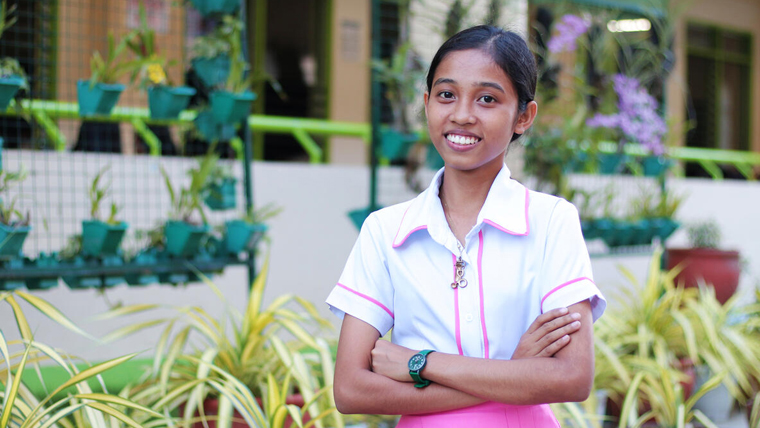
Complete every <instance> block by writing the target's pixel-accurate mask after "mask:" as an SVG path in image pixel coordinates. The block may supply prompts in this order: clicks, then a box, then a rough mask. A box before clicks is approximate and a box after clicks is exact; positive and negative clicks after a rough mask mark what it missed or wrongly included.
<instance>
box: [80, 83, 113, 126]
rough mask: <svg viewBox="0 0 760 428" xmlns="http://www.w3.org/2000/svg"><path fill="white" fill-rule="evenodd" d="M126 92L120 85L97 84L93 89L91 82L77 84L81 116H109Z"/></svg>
mask: <svg viewBox="0 0 760 428" xmlns="http://www.w3.org/2000/svg"><path fill="white" fill-rule="evenodd" d="M123 91H124V85H122V84H120V83H114V84H105V83H96V84H95V86H93V87H92V88H91V87H90V81H89V80H79V81H78V82H77V99H78V100H79V116H82V117H87V116H95V115H106V116H107V115H109V114H111V110H113V108H114V106H115V105H116V103H117V102H119V96H120V95H121V93H122V92H123Z"/></svg>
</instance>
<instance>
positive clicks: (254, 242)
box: [222, 204, 281, 256]
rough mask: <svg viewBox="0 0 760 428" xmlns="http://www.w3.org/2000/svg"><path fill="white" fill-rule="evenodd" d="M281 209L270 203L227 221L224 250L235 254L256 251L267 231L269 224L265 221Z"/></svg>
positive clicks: (223, 240)
mask: <svg viewBox="0 0 760 428" xmlns="http://www.w3.org/2000/svg"><path fill="white" fill-rule="evenodd" d="M280 211H281V208H276V207H274V206H273V205H272V204H268V205H265V206H263V207H261V208H259V209H258V210H250V211H248V212H247V213H246V215H245V216H243V217H241V218H239V219H235V220H230V221H227V222H226V223H225V231H224V238H223V239H222V248H223V249H224V251H225V252H226V253H227V254H229V255H235V256H236V255H238V254H240V253H241V252H243V251H254V250H255V249H256V247H257V246H258V243H259V242H260V241H261V239H262V238H263V237H264V235H265V234H266V232H267V229H268V226H267V225H266V224H265V223H264V222H265V221H267V220H268V219H270V218H272V217H274V216H276V215H277V214H279V213H280Z"/></svg>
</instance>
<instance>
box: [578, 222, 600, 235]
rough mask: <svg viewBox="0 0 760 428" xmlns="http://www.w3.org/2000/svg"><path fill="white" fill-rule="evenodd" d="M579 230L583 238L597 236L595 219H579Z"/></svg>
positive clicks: (597, 230)
mask: <svg viewBox="0 0 760 428" xmlns="http://www.w3.org/2000/svg"><path fill="white" fill-rule="evenodd" d="M581 232H582V233H583V239H586V240H590V239H595V238H598V237H599V229H598V228H597V227H596V219H593V218H589V219H584V220H581Z"/></svg>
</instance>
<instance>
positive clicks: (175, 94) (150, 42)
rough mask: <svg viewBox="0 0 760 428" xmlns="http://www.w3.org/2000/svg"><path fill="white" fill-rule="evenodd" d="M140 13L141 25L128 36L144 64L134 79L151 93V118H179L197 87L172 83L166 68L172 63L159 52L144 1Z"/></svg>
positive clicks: (134, 51) (138, 58)
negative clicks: (137, 79)
mask: <svg viewBox="0 0 760 428" xmlns="http://www.w3.org/2000/svg"><path fill="white" fill-rule="evenodd" d="M139 12H140V26H139V27H138V28H137V29H135V30H134V31H133V32H132V33H131V34H130V36H129V37H127V39H126V40H127V46H128V47H129V49H130V50H131V51H132V53H133V54H134V56H135V58H137V60H138V61H139V62H140V63H141V67H140V68H138V69H136V70H135V73H134V74H133V80H134V79H135V78H139V80H140V88H142V89H145V90H147V92H148V109H149V111H150V117H151V118H152V119H176V118H177V117H178V116H179V114H180V112H181V111H182V110H184V109H185V108H187V104H188V103H189V102H190V98H191V97H192V96H193V95H195V89H193V88H191V87H189V86H173V85H172V82H171V80H170V79H169V76H168V75H167V74H166V68H167V67H168V66H170V65H172V63H173V62H168V61H166V58H164V57H162V56H160V55H159V54H158V53H157V50H156V34H155V31H153V29H152V28H150V26H149V25H148V20H147V17H146V14H145V5H144V4H143V3H142V2H140V11H139Z"/></svg>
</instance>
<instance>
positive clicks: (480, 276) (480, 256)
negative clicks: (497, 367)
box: [478, 229, 488, 359]
mask: <svg viewBox="0 0 760 428" xmlns="http://www.w3.org/2000/svg"><path fill="white" fill-rule="evenodd" d="M478 239H479V240H480V245H479V246H478V287H479V288H480V326H481V327H482V328H483V344H484V347H485V358H486V359H488V332H487V331H486V312H485V302H484V296H483V229H481V230H480V232H478Z"/></svg>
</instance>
